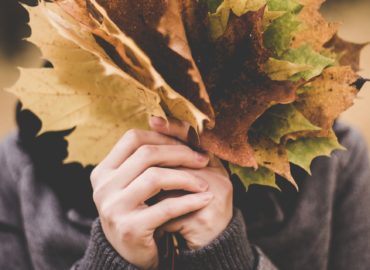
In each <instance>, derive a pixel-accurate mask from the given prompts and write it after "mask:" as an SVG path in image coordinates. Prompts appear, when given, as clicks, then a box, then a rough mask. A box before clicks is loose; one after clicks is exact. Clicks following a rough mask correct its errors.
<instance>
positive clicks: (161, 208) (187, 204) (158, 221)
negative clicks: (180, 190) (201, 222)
mask: <svg viewBox="0 0 370 270" xmlns="http://www.w3.org/2000/svg"><path fill="white" fill-rule="evenodd" d="M212 198H213V194H212V193H210V192H203V193H195V194H188V195H184V196H181V197H177V198H169V199H165V200H163V201H160V202H159V203H157V204H155V205H153V206H151V207H148V208H145V209H144V210H143V211H142V213H141V219H142V222H147V223H148V226H149V229H153V230H155V229H156V228H158V227H160V226H161V225H163V224H165V223H166V222H168V221H170V220H171V219H174V218H178V217H181V216H183V215H186V214H189V213H191V212H194V211H197V210H199V209H202V208H204V207H205V206H207V205H208V204H209V202H210V201H211V200H212Z"/></svg>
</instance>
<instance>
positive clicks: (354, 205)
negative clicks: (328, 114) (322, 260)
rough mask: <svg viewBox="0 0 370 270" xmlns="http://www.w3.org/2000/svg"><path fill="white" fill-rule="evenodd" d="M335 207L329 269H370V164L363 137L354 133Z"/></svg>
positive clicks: (346, 142) (348, 138) (347, 143)
mask: <svg viewBox="0 0 370 270" xmlns="http://www.w3.org/2000/svg"><path fill="white" fill-rule="evenodd" d="M342 144H344V146H345V147H346V148H347V149H348V152H347V154H345V155H344V156H343V158H342V164H341V168H340V172H341V173H340V176H339V178H338V183H337V188H336V198H335V202H334V206H333V208H334V209H333V218H332V240H331V250H330V265H329V269H336V270H345V269H357V270H361V269H364V270H365V269H370V207H369V203H370V162H369V158H368V149H367V148H366V143H365V142H364V140H363V139H362V138H361V136H360V135H359V134H358V133H357V132H354V131H351V132H350V134H349V135H348V136H346V138H345V139H344V140H343V142H342Z"/></svg>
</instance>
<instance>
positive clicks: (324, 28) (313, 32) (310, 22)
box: [292, 0, 338, 51]
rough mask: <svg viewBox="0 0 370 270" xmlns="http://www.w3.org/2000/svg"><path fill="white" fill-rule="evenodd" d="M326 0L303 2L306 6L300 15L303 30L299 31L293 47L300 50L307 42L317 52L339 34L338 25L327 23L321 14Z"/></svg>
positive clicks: (294, 38) (305, 0)
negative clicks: (321, 7)
mask: <svg viewBox="0 0 370 270" xmlns="http://www.w3.org/2000/svg"><path fill="white" fill-rule="evenodd" d="M323 2H324V0H301V1H300V3H301V4H303V5H304V7H303V9H302V10H301V12H300V13H299V14H298V19H299V20H300V21H302V22H303V26H302V27H303V29H302V30H300V31H298V32H297V33H296V34H295V35H294V37H293V41H292V47H294V48H298V47H300V46H301V45H304V44H306V43H307V42H309V43H310V45H311V46H312V47H313V48H314V49H315V50H317V51H320V50H321V49H322V46H323V45H324V44H325V43H326V42H327V41H328V40H330V39H331V38H332V36H333V35H334V34H335V33H336V32H337V29H338V24H337V23H332V22H328V21H326V20H325V19H324V18H323V16H322V15H321V14H320V11H319V9H320V6H321V4H322V3H323Z"/></svg>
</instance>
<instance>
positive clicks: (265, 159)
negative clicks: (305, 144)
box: [250, 133, 298, 190]
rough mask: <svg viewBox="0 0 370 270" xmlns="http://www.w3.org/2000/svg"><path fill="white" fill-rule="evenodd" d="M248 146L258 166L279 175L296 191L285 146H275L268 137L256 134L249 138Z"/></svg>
mask: <svg viewBox="0 0 370 270" xmlns="http://www.w3.org/2000/svg"><path fill="white" fill-rule="evenodd" d="M250 144H251V145H252V147H253V150H254V152H255V157H256V160H257V163H258V165H259V166H262V167H265V168H267V169H269V170H270V171H272V172H274V173H276V174H279V175H281V176H282V177H284V178H285V179H286V180H288V181H289V182H290V183H291V184H292V185H293V186H294V187H295V188H296V189H297V190H298V186H297V184H296V182H295V181H294V179H293V176H292V175H291V173H290V164H289V160H288V154H287V152H286V150H285V145H282V144H276V143H274V142H273V141H272V140H271V139H269V138H268V137H265V136H263V135H261V134H258V133H257V134H254V136H253V135H251V136H250Z"/></svg>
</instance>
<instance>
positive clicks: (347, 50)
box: [325, 35, 369, 71]
mask: <svg viewBox="0 0 370 270" xmlns="http://www.w3.org/2000/svg"><path fill="white" fill-rule="evenodd" d="M368 44H369V42H365V43H352V42H349V41H345V40H343V39H341V38H340V37H339V36H338V35H334V36H333V38H332V39H331V40H329V42H328V43H326V44H325V47H326V48H329V49H331V50H333V51H334V52H335V53H336V54H337V55H338V57H339V63H340V64H341V65H343V66H351V67H352V69H353V70H354V71H359V69H360V66H359V64H360V53H361V51H362V49H363V48H364V47H365V46H366V45H368Z"/></svg>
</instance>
